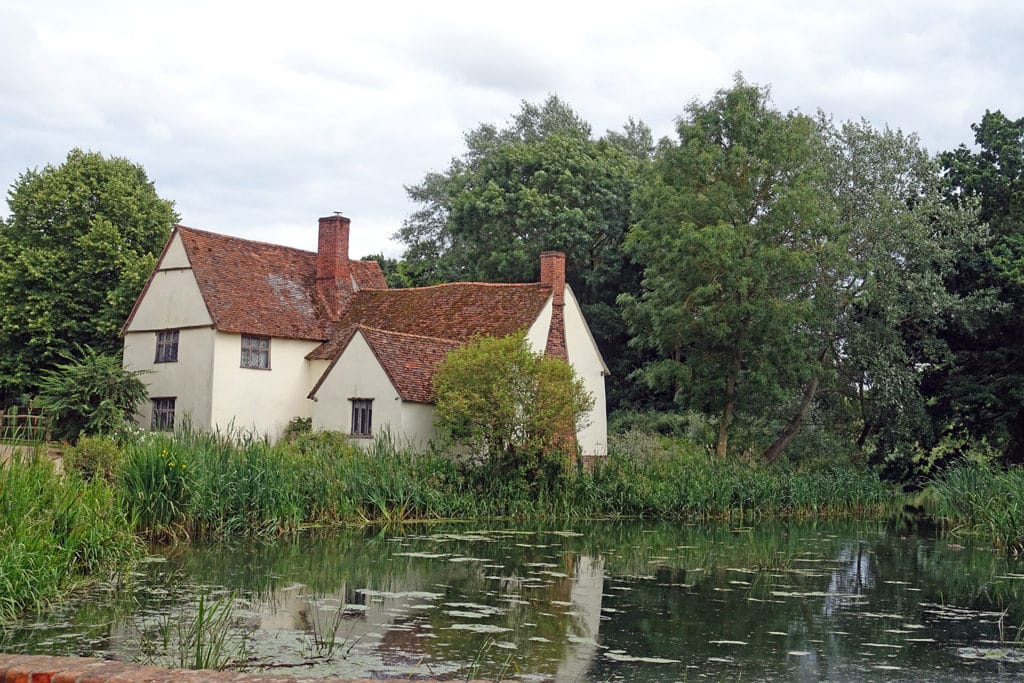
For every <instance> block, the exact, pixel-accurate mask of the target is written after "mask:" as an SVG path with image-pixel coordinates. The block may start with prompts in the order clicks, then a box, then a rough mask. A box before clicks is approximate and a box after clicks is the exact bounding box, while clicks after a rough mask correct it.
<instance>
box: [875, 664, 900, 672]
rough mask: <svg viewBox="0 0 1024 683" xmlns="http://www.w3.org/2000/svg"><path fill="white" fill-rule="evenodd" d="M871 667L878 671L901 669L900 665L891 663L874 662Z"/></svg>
mask: <svg viewBox="0 0 1024 683" xmlns="http://www.w3.org/2000/svg"><path fill="white" fill-rule="evenodd" d="M871 668H872V669H878V670H879V671H901V670H902V667H899V666H892V665H891V664H876V665H874V666H873V667H871Z"/></svg>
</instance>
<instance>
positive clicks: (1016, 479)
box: [929, 465, 1024, 555]
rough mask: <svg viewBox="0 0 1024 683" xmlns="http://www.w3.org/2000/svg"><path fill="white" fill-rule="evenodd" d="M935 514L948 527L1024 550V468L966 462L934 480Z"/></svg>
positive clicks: (1015, 551)
mask: <svg viewBox="0 0 1024 683" xmlns="http://www.w3.org/2000/svg"><path fill="white" fill-rule="evenodd" d="M929 494H930V498H931V501H932V503H933V505H934V514H935V515H936V516H937V517H939V518H940V519H941V520H943V522H944V523H945V525H946V527H947V528H948V529H951V530H954V531H961V532H967V533H970V534H973V535H977V536H980V537H982V538H984V539H986V540H988V541H989V542H991V543H992V544H993V545H995V546H996V547H998V548H1004V549H1006V550H1007V551H1009V552H1012V553H1013V554H1016V555H1020V554H1022V553H1024V469H1022V468H1020V467H1011V468H1009V469H1007V470H1001V469H998V468H996V467H992V466H985V465H964V466H961V467H956V468H954V469H952V470H950V471H948V472H947V473H946V474H945V475H944V476H943V477H941V478H939V479H936V480H934V481H932V483H931V485H930V487H929Z"/></svg>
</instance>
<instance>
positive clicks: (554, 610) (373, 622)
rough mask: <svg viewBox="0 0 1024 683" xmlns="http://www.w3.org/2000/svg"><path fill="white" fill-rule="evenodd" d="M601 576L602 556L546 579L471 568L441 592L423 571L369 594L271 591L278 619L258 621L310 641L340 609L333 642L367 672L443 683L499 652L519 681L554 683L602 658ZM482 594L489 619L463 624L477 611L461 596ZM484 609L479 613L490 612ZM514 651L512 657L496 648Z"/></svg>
mask: <svg viewBox="0 0 1024 683" xmlns="http://www.w3.org/2000/svg"><path fill="white" fill-rule="evenodd" d="M435 561H439V562H444V561H445V560H435ZM603 570H604V559H603V558H602V557H600V556H598V557H590V556H569V557H567V558H565V561H564V566H562V567H560V568H559V571H557V572H549V573H548V574H547V575H546V574H545V573H544V571H543V570H541V571H539V572H537V573H531V574H529V575H526V576H518V575H505V576H501V577H500V578H498V576H496V575H493V574H490V573H489V572H493V571H495V570H494V569H488V568H486V567H485V566H484V563H481V562H472V563H464V564H461V565H455V566H453V567H451V568H449V569H448V570H447V571H446V572H445V573H444V574H443V579H444V583H443V584H439V583H438V580H439V578H442V575H439V574H437V573H430V572H426V573H423V574H419V575H412V576H411V575H409V574H406V575H404V576H402V577H400V578H393V579H391V580H389V581H386V582H384V583H378V584H377V587H375V588H374V589H366V588H361V587H360V588H355V587H354V586H352V585H344V586H341V587H339V589H337V590H335V591H331V592H330V593H329V594H325V595H321V596H317V597H316V598H315V599H313V598H312V597H310V596H308V595H307V594H306V593H305V592H304V589H301V588H299V589H293V588H286V589H281V590H277V591H275V593H274V596H273V598H272V599H271V602H272V603H273V604H274V610H273V612H268V613H266V614H265V615H264V616H263V617H262V618H261V622H260V624H259V628H261V629H267V630H281V629H284V630H295V631H301V632H304V633H306V634H307V635H310V636H311V635H312V634H313V633H314V632H316V631H317V630H318V629H320V630H322V628H323V626H324V625H331V624H332V623H337V622H335V621H333V620H335V619H336V617H337V610H338V609H343V610H344V611H343V612H342V618H341V619H340V625H339V627H338V633H337V635H338V638H339V639H343V640H344V641H345V644H346V645H345V646H346V647H347V646H348V645H349V644H353V645H354V647H353V649H352V654H349V655H348V656H349V657H355V658H357V659H359V660H360V661H361V664H360V665H361V666H364V667H366V668H363V669H362V671H364V672H366V673H373V674H375V675H383V676H394V675H436V676H444V675H446V674H452V673H455V672H457V671H458V663H459V662H460V661H461V662H462V663H463V664H465V663H468V662H469V661H472V659H473V657H474V655H478V654H479V651H480V649H481V647H482V644H487V645H488V646H493V645H494V644H495V643H499V645H497V648H498V649H496V650H495V651H494V652H493V653H492V654H493V656H494V658H495V659H498V660H503V659H504V658H505V657H507V656H509V655H511V657H512V658H513V659H514V660H515V661H516V664H517V666H518V667H519V668H520V669H521V670H522V671H523V672H524V673H529V674H533V675H539V676H542V677H551V678H552V679H554V680H559V681H563V680H564V681H575V680H584V679H585V678H586V672H587V670H588V669H589V668H590V666H591V663H592V661H593V659H594V657H595V656H596V655H597V652H598V646H597V639H598V635H599V629H600V622H601V601H602V591H603V587H604V575H603V574H604V571H603ZM550 574H556V575H560V576H550ZM542 580H544V583H543V584H542V583H541V581H542ZM474 584H476V586H473V585H474ZM488 585H489V587H490V589H491V590H490V591H486V592H487V593H488V594H489V599H488V602H490V603H491V605H490V606H491V607H492V608H493V609H494V611H493V612H491V613H490V616H491V617H493V618H481V619H479V620H473V619H471V618H467V617H465V616H459V615H460V614H464V613H466V612H470V613H471V612H473V611H474V607H473V606H472V603H467V602H464V601H465V600H467V597H466V595H467V594H472V593H474V592H475V588H476V587H479V588H481V589H483V588H485V587H487V586H488ZM470 586H473V587H472V588H470V589H469V590H464V589H465V588H467V587H470ZM482 592H483V591H482ZM485 607H487V606H486V605H477V606H476V608H475V609H476V610H477V611H481V612H482V613H486V610H485V609H484V608H485ZM460 622H463V623H464V622H471V623H472V622H478V623H480V624H486V625H495V626H500V627H501V628H504V629H508V630H506V631H501V632H495V633H492V634H487V633H482V634H476V633H466V632H462V631H453V630H450V629H451V627H452V626H453V625H454V624H458V623H460ZM531 638H533V639H534V640H532V641H531ZM510 642H514V643H515V644H516V647H517V649H516V650H503V649H500V648H501V647H502V646H505V645H506V643H510ZM446 662H447V663H449V665H448V666H449V667H450V668H446V664H445V663H446ZM482 673H486V670H482Z"/></svg>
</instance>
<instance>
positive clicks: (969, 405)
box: [929, 111, 1024, 462]
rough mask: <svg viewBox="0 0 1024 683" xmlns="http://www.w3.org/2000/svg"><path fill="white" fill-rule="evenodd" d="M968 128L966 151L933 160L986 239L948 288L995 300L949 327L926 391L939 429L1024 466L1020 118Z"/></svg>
mask: <svg viewBox="0 0 1024 683" xmlns="http://www.w3.org/2000/svg"><path fill="white" fill-rule="evenodd" d="M971 128H972V129H973V130H974V134H975V144H976V147H975V148H974V149H971V148H968V147H967V146H966V145H961V146H960V147H958V148H957V149H955V150H953V151H950V152H945V153H943V154H942V155H940V160H941V162H942V166H943V169H944V170H945V178H944V179H945V183H946V191H947V199H948V201H949V202H950V203H951V204H953V205H955V206H960V205H962V204H964V203H965V202H970V201H976V202H979V204H980V209H979V211H980V213H979V215H980V218H981V219H982V220H984V221H986V222H987V223H988V225H989V228H990V230H991V233H992V239H991V242H990V244H989V245H988V247H987V248H985V249H974V250H965V251H963V252H962V253H961V254H960V255H959V258H958V262H957V271H956V273H955V275H954V276H953V277H952V278H950V283H951V286H952V287H953V288H954V289H955V290H956V291H958V292H961V293H964V294H977V293H979V292H986V291H987V292H991V293H993V294H994V296H995V297H996V298H997V301H998V303H997V305H996V306H993V307H991V308H989V309H985V310H982V311H980V312H979V315H977V316H974V317H973V318H965V319H964V320H963V321H962V324H960V325H958V326H954V327H951V328H950V330H949V333H948V335H947V337H946V340H947V342H948V343H949V344H950V346H951V347H952V350H953V353H954V354H955V361H954V362H953V363H951V364H950V365H949V366H948V367H946V368H944V369H943V371H941V372H936V373H933V375H932V376H931V377H930V379H929V389H930V390H931V391H932V392H933V395H934V398H935V402H934V403H935V405H934V413H935V415H936V417H937V418H938V419H939V420H940V421H941V422H942V424H943V425H944V426H945V427H946V428H947V429H951V430H956V429H963V430H966V432H967V433H969V434H971V435H973V436H975V437H985V438H987V439H989V440H990V442H991V443H992V445H994V446H996V447H997V448H999V449H1000V450H1001V451H1002V452H1003V453H1004V454H1005V455H1006V457H1007V458H1008V459H1009V460H1010V461H1012V462H1024V343H1022V341H1021V340H1022V339H1024V336H1022V332H1021V321H1022V320H1024V117H1022V118H1019V119H1016V120H1013V119H1010V118H1008V117H1007V116H1005V115H1004V114H1002V113H1001V112H998V111H995V112H991V111H987V112H985V115H984V116H983V117H982V119H981V122H979V123H976V124H973V125H972V126H971Z"/></svg>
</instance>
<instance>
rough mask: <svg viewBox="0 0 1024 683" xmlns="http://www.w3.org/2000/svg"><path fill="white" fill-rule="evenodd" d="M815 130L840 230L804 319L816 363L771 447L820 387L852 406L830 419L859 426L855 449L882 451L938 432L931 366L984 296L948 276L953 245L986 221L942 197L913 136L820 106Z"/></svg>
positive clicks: (944, 357)
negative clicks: (928, 377) (931, 415)
mask: <svg viewBox="0 0 1024 683" xmlns="http://www.w3.org/2000/svg"><path fill="white" fill-rule="evenodd" d="M819 131H820V133H821V135H822V136H823V139H824V142H825V144H824V146H823V148H822V151H823V157H822V166H823V170H824V173H825V185H824V190H825V192H824V193H823V195H822V197H821V200H820V201H821V202H822V204H823V205H824V204H827V205H829V206H830V207H831V208H830V211H829V216H830V220H831V221H833V223H834V229H832V230H831V231H830V237H831V241H830V245H829V246H830V248H831V253H830V255H829V257H828V258H827V259H826V260H824V261H821V262H819V267H818V268H817V271H816V277H815V279H814V282H813V289H812V290H811V291H810V295H811V298H812V302H811V303H812V305H811V309H810V313H811V315H810V316H809V317H808V318H807V319H806V321H805V323H804V327H805V328H807V329H808V330H813V331H814V333H815V335H816V336H817V337H818V341H817V344H816V345H811V346H809V347H808V351H809V352H810V353H811V355H810V356H808V357H807V358H806V359H805V361H804V362H805V364H806V365H807V366H808V367H810V368H811V369H812V373H811V376H810V379H809V380H808V381H807V382H806V383H805V384H804V388H803V392H802V395H801V396H800V399H799V401H798V402H797V408H796V409H795V410H794V411H793V414H792V417H791V418H790V419H789V421H788V422H787V423H786V424H785V427H784V428H783V429H782V431H781V433H780V434H779V436H778V437H777V438H776V440H775V441H774V442H773V443H772V444H771V445H770V446H769V447H768V449H767V450H766V452H765V457H766V459H768V460H774V459H775V458H776V457H778V456H779V455H781V453H782V451H783V450H784V449H785V448H786V446H788V444H789V443H790V442H791V441H792V440H793V439H794V438H795V436H796V434H797V433H798V432H799V430H800V428H801V426H802V425H803V424H804V421H805V419H806V418H807V417H808V415H809V414H810V413H811V411H812V410H814V408H815V407H816V406H815V400H816V398H817V397H818V396H819V395H824V396H823V397H824V399H825V401H824V405H828V406H834V407H835V406H844V405H845V406H846V407H847V414H845V415H841V414H840V415H833V416H831V421H830V422H829V426H830V427H831V428H832V429H834V430H836V431H838V432H849V431H850V430H853V432H852V434H849V436H850V438H851V439H852V440H853V445H854V446H856V447H857V448H863V447H865V446H866V445H867V444H868V440H869V437H871V438H873V440H874V446H875V451H876V453H877V454H878V455H879V456H880V457H881V456H883V455H884V456H885V457H890V458H891V457H893V455H894V454H895V453H907V452H908V451H909V450H910V446H912V445H914V444H918V445H925V446H927V445H928V444H929V443H930V442H931V441H932V440H933V435H932V429H931V425H930V422H929V420H928V415H927V410H926V405H927V396H926V395H925V394H923V393H922V388H921V387H922V381H923V379H924V377H925V372H924V370H926V369H930V368H937V367H942V366H943V365H944V364H945V363H947V362H948V360H949V354H948V349H947V348H946V346H945V344H944V343H943V342H942V340H941V338H940V333H941V331H942V330H943V328H944V327H945V326H946V325H947V324H949V322H950V321H953V320H961V319H963V318H964V317H965V316H970V315H972V314H973V311H977V310H981V309H983V308H984V307H985V305H986V302H985V301H984V300H983V299H982V298H981V297H967V298H965V297H961V296H958V295H957V294H956V293H954V292H951V291H950V290H949V289H948V287H947V286H946V283H945V282H946V278H947V277H948V275H949V274H950V273H951V272H952V268H953V266H954V263H955V259H956V257H957V254H959V253H962V252H963V251H965V250H970V249H975V248H977V246H978V245H979V244H980V243H981V242H982V239H983V237H984V231H983V230H981V229H980V228H979V226H978V222H977V217H976V215H975V213H974V211H973V210H972V208H971V207H970V206H963V207H950V206H948V205H945V204H944V203H943V201H942V194H941V186H940V184H939V174H938V168H937V165H936V164H935V162H934V161H933V160H932V159H930V158H929V156H928V154H927V152H926V151H925V150H924V149H922V148H921V146H920V143H919V142H918V140H917V137H916V136H914V135H904V134H902V133H901V132H900V131H898V130H895V131H894V130H891V129H888V128H885V129H883V130H877V129H875V128H873V127H872V126H871V125H870V124H868V123H866V122H847V123H844V124H842V125H840V126H836V125H834V124H833V123H832V122H831V120H829V119H827V118H825V117H824V116H821V117H820V118H819ZM824 405H823V406H819V407H821V408H823V407H824Z"/></svg>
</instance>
